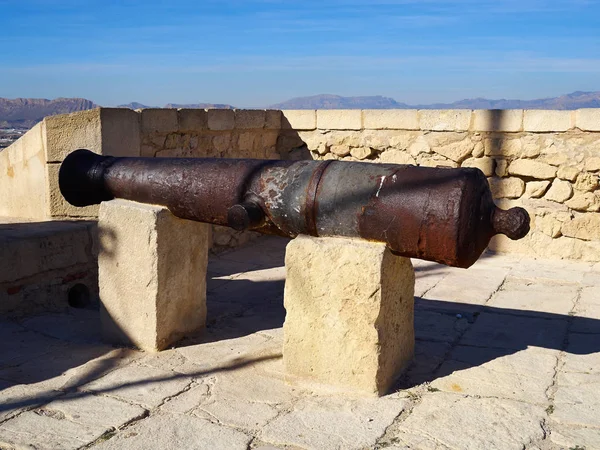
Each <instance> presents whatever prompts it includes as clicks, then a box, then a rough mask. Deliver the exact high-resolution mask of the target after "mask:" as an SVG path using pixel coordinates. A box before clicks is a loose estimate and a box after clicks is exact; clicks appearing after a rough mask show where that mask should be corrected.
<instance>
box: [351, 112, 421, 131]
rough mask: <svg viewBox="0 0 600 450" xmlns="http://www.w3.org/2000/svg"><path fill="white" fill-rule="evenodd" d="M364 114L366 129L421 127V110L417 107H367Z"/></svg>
mask: <svg viewBox="0 0 600 450" xmlns="http://www.w3.org/2000/svg"><path fill="white" fill-rule="evenodd" d="M362 114H363V126H364V128H365V129H366V130H418V129H419V112H418V111H417V110H416V109H365V110H363V112H362Z"/></svg>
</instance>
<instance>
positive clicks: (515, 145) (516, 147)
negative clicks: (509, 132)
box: [483, 136, 523, 157]
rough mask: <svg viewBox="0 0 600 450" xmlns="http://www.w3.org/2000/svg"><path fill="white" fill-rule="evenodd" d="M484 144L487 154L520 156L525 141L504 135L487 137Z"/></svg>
mask: <svg viewBox="0 0 600 450" xmlns="http://www.w3.org/2000/svg"><path fill="white" fill-rule="evenodd" d="M483 145H484V148H485V154H486V155H487V156H502V157H511V156H520V155H521V153H522V151H523V143H522V142H521V140H520V139H514V138H513V139H509V138H507V137H504V136H503V137H492V138H486V139H485V140H484V141H483Z"/></svg>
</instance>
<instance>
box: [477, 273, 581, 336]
mask: <svg viewBox="0 0 600 450" xmlns="http://www.w3.org/2000/svg"><path fill="white" fill-rule="evenodd" d="M577 296H578V286H577V284H575V283H566V282H564V283H561V284H560V285H557V283H553V282H547V283H546V282H541V281H531V279H526V278H525V279H521V278H512V277H508V278H507V279H506V281H505V282H504V284H503V285H502V289H501V290H499V291H498V292H496V294H494V296H493V297H492V298H491V299H490V301H489V302H488V303H487V304H488V305H490V306H496V307H500V306H502V307H503V308H510V309H512V310H514V311H513V314H521V315H532V316H537V315H539V312H547V313H552V314H558V315H563V316H565V317H567V316H568V314H569V312H570V311H571V310H572V309H573V306H574V305H575V301H576V300H577ZM515 337H518V334H517V335H516V336H515Z"/></svg>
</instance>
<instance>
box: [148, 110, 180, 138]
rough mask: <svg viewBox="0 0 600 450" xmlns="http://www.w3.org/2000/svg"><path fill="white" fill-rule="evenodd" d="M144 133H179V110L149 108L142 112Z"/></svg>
mask: <svg viewBox="0 0 600 450" xmlns="http://www.w3.org/2000/svg"><path fill="white" fill-rule="evenodd" d="M141 116H142V122H141V123H142V133H143V134H150V133H173V132H176V131H177V127H178V124H177V110H176V109H168V108H147V109H143V110H142V112H141Z"/></svg>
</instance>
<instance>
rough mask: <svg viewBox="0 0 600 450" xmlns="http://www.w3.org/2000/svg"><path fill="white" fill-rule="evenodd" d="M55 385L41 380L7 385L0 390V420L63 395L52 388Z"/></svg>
mask: <svg viewBox="0 0 600 450" xmlns="http://www.w3.org/2000/svg"><path fill="white" fill-rule="evenodd" d="M55 386H56V384H55V383H54V382H52V381H42V382H39V383H34V384H17V385H12V386H10V385H9V386H7V387H6V388H4V389H2V390H0V421H3V420H6V419H8V418H10V417H12V416H14V415H16V414H18V413H19V412H21V411H24V410H26V409H31V408H35V407H37V406H40V405H43V404H45V403H48V402H50V401H52V400H54V399H55V398H56V397H59V396H61V395H63V393H62V392H59V391H56V390H54V388H55Z"/></svg>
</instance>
